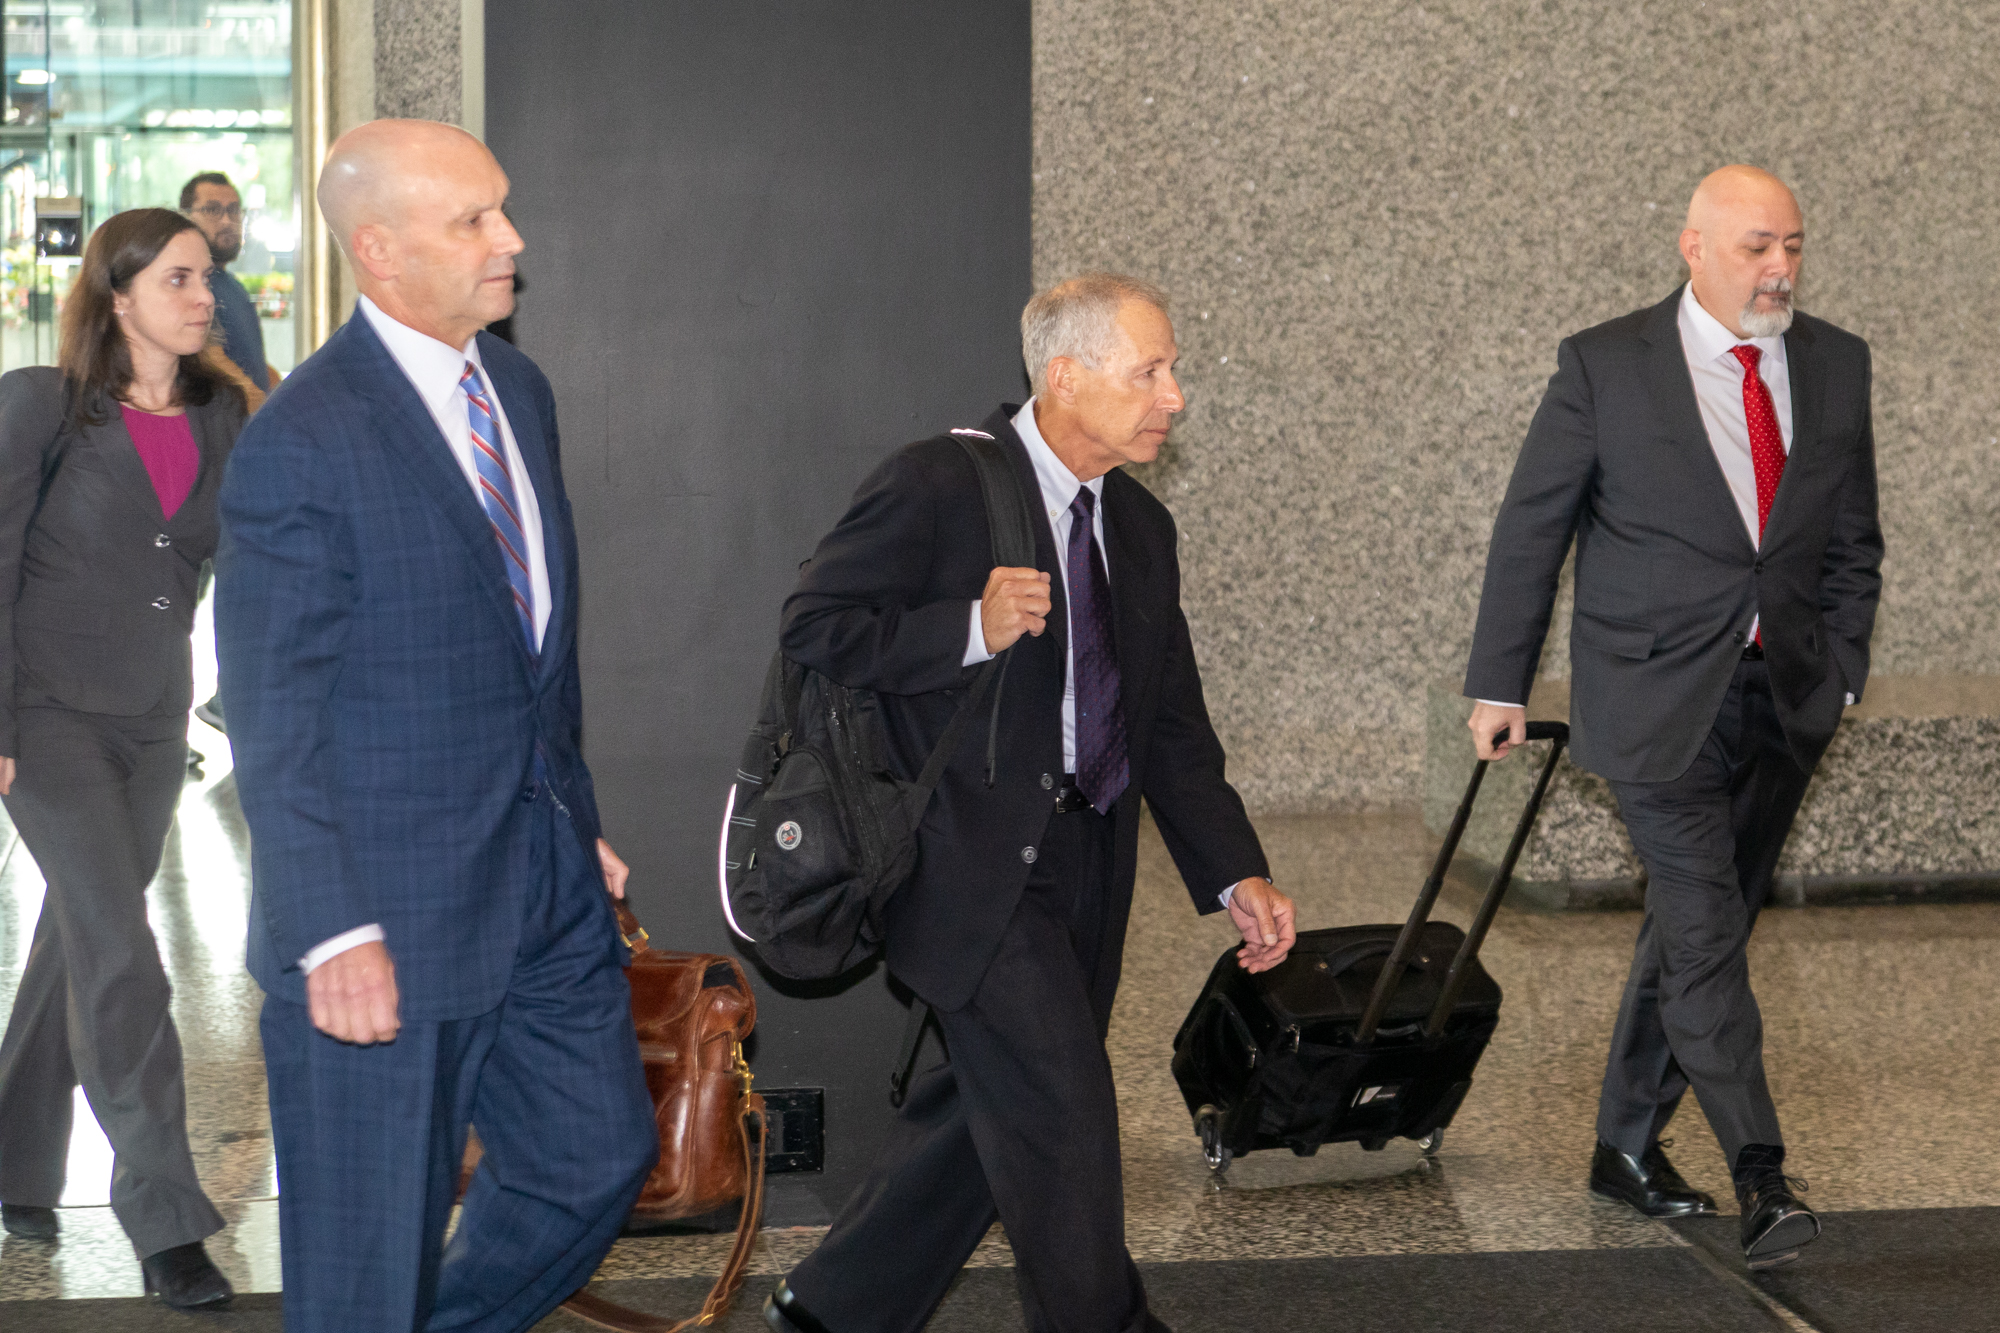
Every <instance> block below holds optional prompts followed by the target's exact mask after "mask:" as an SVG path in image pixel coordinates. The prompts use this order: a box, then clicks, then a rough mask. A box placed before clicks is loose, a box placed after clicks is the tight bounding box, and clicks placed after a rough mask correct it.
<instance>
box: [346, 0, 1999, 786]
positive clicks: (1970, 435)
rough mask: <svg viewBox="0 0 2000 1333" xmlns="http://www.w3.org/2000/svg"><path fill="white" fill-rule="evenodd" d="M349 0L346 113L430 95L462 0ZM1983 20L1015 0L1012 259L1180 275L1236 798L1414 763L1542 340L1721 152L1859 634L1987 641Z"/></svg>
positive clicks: (1991, 257) (1882, 647)
mask: <svg viewBox="0 0 2000 1333" xmlns="http://www.w3.org/2000/svg"><path fill="white" fill-rule="evenodd" d="M344 2H345V3H346V4H347V5H350V6H353V7H354V8H355V9H356V10H357V11H360V12H370V11H371V10H372V23H373V27H374V31H375V35H376V43H377V45H376V52H375V60H374V79H375V94H376V105H377V108H378V111H379V113H380V114H384V115H390V114H402V115H427V116H439V117H443V118H445V119H455V118H457V115H458V98H459V89H460V62H459V57H458V31H459V27H458V25H459V13H460V3H461V0H374V3H373V5H372V6H366V5H365V4H364V3H363V2H362V0H344ZM1996 56H2000V10H1994V9H1992V8H1991V7H1988V6H1984V5H1981V4H1977V3H1974V2H1973V0H1926V2H1922V3H1920V2H1919V0H1879V2H1878V3H1875V4H1870V5H1858V4H1834V5H1828V4H1802V3H1796V2H1795V0H1777V2H1776V3H1772V4H1768V5H1763V6H1751V5H1737V4H1720V3H1705V2H1704V0H1672V2H1671V3H1669V2H1667V0H1633V2H1632V3H1624V4H1617V5H1610V4H1604V3H1601V2H1600V3H1588V2H1587V0H1430V2H1428V3H1424V4H1396V5H1388V4H1358V3H1341V2H1339V0H1234V2H1233V3H1229V4H1214V3H1205V2H1204V0H1038V4H1037V7H1036V26H1035V78H1036V92H1035V99H1036V122H1035V180H1036V186H1035V190H1036V195H1035V271H1036V278H1037V281H1038V282H1046V281H1050V280H1053V279H1055V278H1057V277H1060V276H1062V275H1063V274H1066V273H1069V272H1073V271H1075V270H1077V269H1081V268H1085V267H1114V268H1124V269H1129V270H1131V271H1134V272H1138V273H1143V274H1146V275H1149V276H1152V277H1155V278H1157V279H1159V280H1161V281H1162V282H1164V283H1165V284H1166V286H1167V287H1168V289H1169V290H1170V291H1171V292H1172V293H1173V295H1174V297H1175V300H1176V302H1177V313H1178V316H1179V325H1180V333H1181V345H1182V349H1183V353H1184V360H1183V363H1182V369H1183V377H1184V384H1185V386H1186V388H1187V390H1188V394H1189V408H1188V411H1187V413H1186V414H1185V415H1184V417H1183V418H1182V421H1181V424H1180V426H1179V428H1178V430H1177V431H1176V434H1175V437H1174V440H1173V442H1172V443H1171V445H1170V446H1169V449H1168V452H1167V454H1166V456H1165V457H1164V458H1163V459H1162V460H1161V461H1160V462H1159V463H1157V464H1155V465H1154V466H1152V467H1151V468H1149V469H1146V470H1145V475H1144V480H1145V481H1146V483H1147V484H1148V485H1150V486H1151V487H1153V488H1154V489H1155V490H1156V491H1157V492H1158V493H1159V494H1160V495H1161V496H1162V497H1163V498H1164V499H1165V500H1166V501H1167V502H1168V503H1169V504H1170V505H1171V506H1172V507H1173V509H1174V511H1175V513H1176V515H1177V516H1178V518H1179V520H1180V523H1181V528H1182V560H1183V565H1184V568H1185V571H1186V604H1187V609H1188V614H1189V618H1190V620H1191V621H1192V623H1193V627H1194V634H1195V640H1196V643H1197V645H1198V647H1199V649H1200V652H1201V655H1202V660H1203V669H1204V675H1205V678H1206V680H1207V683H1208V691H1209V705H1210V708H1211V710H1212V711H1213V713H1214V714H1215V718H1216V722H1217V725H1218V727H1219V728H1220V730H1221V731H1222V733H1223V737H1224V740H1225V741H1226V742H1227V743H1228V745H1229V748H1230V752H1231V755H1232V757H1233V769H1232V771H1233V773H1234V775H1235V777H1236V778H1237V780H1238V782H1239V784H1240V785H1241V787H1242V788H1243V791H1244V794H1245V796H1246V797H1247V798H1248V799H1249V801H1250V802H1251V804H1252V805H1253V807H1254V808H1256V809H1258V810H1261V811H1267V812H1277V811H1293V812H1298V811H1311V810H1326V809H1338V808H1351V807H1359V806H1373V805H1390V804H1415V803H1416V802H1417V801H1418V800H1419V797H1420V785H1421V778H1420V773H1421V766H1422V759H1421V756H1422V749H1423V734H1424V699H1425V684H1426V682H1428V681H1430V680H1432V679H1434V678H1436V677H1439V676H1449V675H1451V674H1453V673H1455V672H1458V671H1460V670H1462V668H1463V664H1464V659H1465V653H1466V649H1467V645H1468V641H1469V639H1470V635H1471V629H1472V620H1473V612H1474V607H1475V603H1476V600H1477V596H1478V586H1479V577H1480V571H1481V568H1482V566H1483V563H1484V559H1485V546H1486V538H1487V533H1488V531H1489V529H1490V525H1491V522H1492V517H1493V512H1494V509H1495V507H1496V506H1497V504H1498V502H1499V497H1500V494H1501V492H1502V490H1503V488H1504V486H1505V484H1506V478H1507V474H1508V471H1509V469H1510V467H1511V465H1512V461H1513V456H1514V453H1515V450H1516V449H1517V448H1518V446H1519V443H1520V437H1521V433H1522V431H1523V430H1524V429H1525V427H1526V425H1527V422H1528V418H1529V416H1530V415H1531V414H1532V412H1533V410H1534V406H1535V403H1536V401H1537V400H1538V398H1539V396H1540V393H1541V388H1542V384H1543V382H1544V381H1545V379H1546V378H1547V376H1548V374H1549V373H1550V372H1551V371H1552V370H1553V368H1554V364H1555V346H1556V343H1557V341H1558V340H1559V339H1560V338H1561V337H1562V336H1563V335H1564V334H1566V333H1568V332H1571V331H1573V330H1575V329H1578V328H1582V327H1585V326H1587V325H1590V324H1594V323H1597V322H1598V321H1600V320H1604V319H1607V318H1610V317H1612V316H1614V315H1618V314H1621V313H1623V312H1625V311H1627V310H1630V309H1633V308H1635V307H1637V306H1640V305H1644V304H1650V303H1652V302H1654V301H1657V300H1659V299H1660V298H1661V297H1663V296H1665V295H1667V294H1668V292H1670V291H1671V290H1672V288H1673V287H1674V285H1675V284H1676V283H1677V282H1679V281H1680V279H1681V277H1682V272H1681V269H1680V265H1679V262H1678V259H1677V257H1676V255H1675V251H1674V240H1675V236H1676V234H1677V232H1678V230H1679V226H1680V217H1681V213H1682V210H1683V208H1684V206H1685V202H1686V198H1687V195H1688V192H1689V191H1690V190H1691V189H1692V188H1693V186H1694V183H1695V182H1696V181H1697V180H1699V179H1700V177H1701V176H1702V175H1703V174H1704V173H1705V172H1707V171H1708V170H1709V169H1710V168H1712V167H1715V166H1718V165H1720V164H1722V163H1725V162H1729V161H1736V160H1742V161H1751V162H1756V163H1760V164H1762V165H1765V166H1767V167H1769V168H1771V169H1772V170H1774V171H1776V172H1778V173H1779V174H1780V175H1782V176H1784V177H1785V178H1786V179H1787V180H1789V181H1791V182H1793V184H1794V186H1795V188H1796V189H1797V191H1798V193H1799V196H1800V199H1801V202H1802V203H1803V205H1804V207H1805V213H1806V219H1807V228H1808V233H1809V241H1808V247H1807V261H1806V273H1805V283H1804V285H1803V287H1802V293H1801V295H1802V300H1801V305H1802V306H1803V307H1804V308H1805V309H1807V310H1810V311H1811V312H1813V313H1814V314H1817V315H1820V316H1822V317H1824V318H1827V319H1831V320H1833V321H1834V322H1836V323H1838V324H1841V325H1843V326H1845V327H1847V328H1850V329H1853V330H1854V331H1856V332H1858V333H1860V334H1861V335H1863V336H1864V337H1866V338H1868V339H1869V340H1870V342H1871V343H1872V344H1873V345H1874V347H1875V351H1876V388H1875V403H1876V435H1877V440H1878V446H1879V449H1880V455H1881V478H1882V496H1883V518H1884V527H1885V529H1886V532H1887V537H1888V542H1889V556H1888V561H1887V565H1886V575H1887V587H1886V590H1885V593H1884V600H1883V607H1882V617H1881V622H1880V627H1879V629H1878V633H1877V636H1876V662H1877V666H1878V668H1879V669H1881V670H1883V671H1888V672H1899V673H1911V674H1917V673H1926V674H1937V673H1948V672H1979V673H1994V672H2000V562H1995V561H1994V560H1992V559H1991V558H1990V555H1989V552H1990V550H1991V540H1990V538H1989V536H1988V531H1987V530H1988V528H1989V527H1990V523H1991V519H1990V516H1991V515H1992V514H1993V513H1994V512H1995V511H1996V509H2000V466H1996V465H1995V463H1994V461H1993V459H1994V455H1995V453H1996V452H2000V449H1996V445H2000V410H1996V409H2000V387H1996V383H1995V377H1994V375H1993V374H1992V373H1991V369H1990V367H1991V366H1992V365H1993V364H1994V362H1995V360H1996V353H2000V337H1996V335H1995V333H1994V328H1995V326H1996V317H2000V225H1996V224H1995V223H1994V222H1993V221H1992V219H1993V218H1994V217H1996V216H2000V173H1995V172H1994V171H1993V170H1992V169H1991V167H1990V164H1989V158H1990V156H1991V148H1990V139H1991V136H1992V127H1993V125H1994V119H1995V108H1996V100H2000V94H1996V87H1995V84H1994V82H1993V80H1992V79H1991V78H1990V68H1991V66H1992V65H1993V63H1994V61H1995V58H1996ZM1566 623H1567V622H1566V617H1564V618H1559V620H1558V624H1557V627H1556V631H1555V632H1554V633H1553V634H1552V635H1551V642H1552V643H1554V644H1556V646H1557V648H1558V651H1557V652H1555V653H1552V654H1551V655H1549V657H1548V659H1547V661H1546V669H1547V671H1548V673H1549V674H1551V675H1558V676H1560V675H1564V674H1566V663H1565V661H1564V659H1563V655H1562V652H1561V651H1560V649H1561V646H1562V643H1563V636H1564V632H1565V626H1566Z"/></svg>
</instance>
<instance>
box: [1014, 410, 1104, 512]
mask: <svg viewBox="0 0 2000 1333" xmlns="http://www.w3.org/2000/svg"><path fill="white" fill-rule="evenodd" d="M1014 433H1015V434H1016V435H1019V436H1020V437H1021V443H1022V444H1025V445H1026V446H1028V461H1029V462H1030V463H1033V464H1034V465H1035V480H1036V481H1037V482H1038V483H1040V485H1041V488H1042V499H1043V500H1044V501H1045V502H1046V503H1047V504H1048V507H1049V511H1050V512H1049V517H1050V518H1054V517H1055V516H1056V515H1057V514H1060V513H1061V512H1062V511H1063V510H1065V509H1068V508H1069V507H1070V506H1071V505H1073V504H1075V503H1076V493H1077V492H1078V491H1080V490H1082V489H1083V488H1084V487H1085V486H1088V487H1090V494H1091V498H1092V499H1094V500H1102V499H1103V498H1104V478H1102V477H1093V478H1091V479H1090V480H1089V481H1078V480H1077V479H1076V473H1074V472H1071V471H1070V470H1069V464H1067V463H1065V462H1063V461H1062V459H1060V458H1058V457H1056V451H1055V450H1053V449H1051V448H1049V442H1048V441H1047V440H1045V439H1043V438H1042V428H1041V427H1040V426H1038V425H1036V424H1035V400H1034V399H1032V398H1030V399H1029V400H1028V401H1027V402H1026V403H1024V404H1023V405H1022V407H1021V410H1020V411H1019V412H1016V413H1015V414H1014Z"/></svg>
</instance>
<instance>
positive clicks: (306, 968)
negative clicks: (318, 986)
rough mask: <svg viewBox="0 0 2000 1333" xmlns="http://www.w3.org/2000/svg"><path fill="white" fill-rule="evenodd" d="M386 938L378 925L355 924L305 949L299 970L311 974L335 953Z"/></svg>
mask: <svg viewBox="0 0 2000 1333" xmlns="http://www.w3.org/2000/svg"><path fill="white" fill-rule="evenodd" d="M387 938H388V936H386V935H384V934H383V933H382V927H380V926H356V927H355V928H354V929H353V930H343V931H342V932H340V934H338V935H335V936H334V937H333V938H332V939H330V940H326V941H324V942H323V943H320V944H316V945H314V946H313V947H312V948H310V949H308V950H306V956H305V957H304V958H301V959H299V971H301V972H303V973H305V974H306V975H307V976H311V975H312V970H313V969H314V968H316V967H318V966H319V965H320V964H321V963H324V962H325V961H326V960H327V959H329V958H332V957H333V956H334V955H335V954H343V953H346V952H347V951H348V950H349V949H352V948H354V947H355V946H356V945H359V944H375V943H378V942H380V941H382V940H385V939H387Z"/></svg>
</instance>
